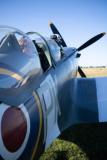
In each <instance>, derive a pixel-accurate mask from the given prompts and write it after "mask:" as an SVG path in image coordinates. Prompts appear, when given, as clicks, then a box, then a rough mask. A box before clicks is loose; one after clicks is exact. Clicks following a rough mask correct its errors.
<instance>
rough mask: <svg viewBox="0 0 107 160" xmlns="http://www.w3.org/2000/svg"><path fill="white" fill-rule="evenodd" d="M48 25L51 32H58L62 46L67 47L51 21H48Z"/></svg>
mask: <svg viewBox="0 0 107 160" xmlns="http://www.w3.org/2000/svg"><path fill="white" fill-rule="evenodd" d="M49 25H50V28H51V30H52V32H53V34H58V35H59V36H60V38H61V39H60V40H61V45H62V46H63V47H67V45H66V43H65V41H64V39H63V38H62V36H61V34H60V33H59V31H58V30H57V28H56V27H55V25H54V24H53V23H50V24H49Z"/></svg>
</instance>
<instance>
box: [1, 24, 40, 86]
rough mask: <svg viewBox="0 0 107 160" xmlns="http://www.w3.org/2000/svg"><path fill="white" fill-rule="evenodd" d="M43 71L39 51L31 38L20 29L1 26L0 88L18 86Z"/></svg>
mask: <svg viewBox="0 0 107 160" xmlns="http://www.w3.org/2000/svg"><path fill="white" fill-rule="evenodd" d="M41 73H42V69H41V64H40V60H39V56H38V52H37V50H36V48H35V46H34V44H33V43H32V41H31V40H30V38H29V37H28V36H27V35H26V34H24V33H23V32H21V31H20V30H17V29H15V28H11V27H6V26H0V88H11V87H17V86H18V84H19V83H20V84H21V82H23V81H24V79H26V78H27V79H28V78H29V77H31V76H33V75H39V74H41Z"/></svg>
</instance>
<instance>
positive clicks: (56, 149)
mask: <svg viewBox="0 0 107 160" xmlns="http://www.w3.org/2000/svg"><path fill="white" fill-rule="evenodd" d="M106 159H107V123H102V124H100V125H99V124H90V125H89V124H87V125H86V124H85V125H76V126H73V127H71V128H68V129H67V130H66V131H64V132H63V133H62V135H61V136H60V137H59V138H58V139H56V140H55V141H54V142H53V143H52V144H51V146H50V147H49V148H48V149H47V150H46V152H45V153H44V154H43V155H42V156H41V158H40V160H106Z"/></svg>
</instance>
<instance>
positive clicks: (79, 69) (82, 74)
mask: <svg viewBox="0 0 107 160" xmlns="http://www.w3.org/2000/svg"><path fill="white" fill-rule="evenodd" d="M78 72H79V74H80V76H81V77H84V78H86V75H85V73H84V72H83V70H82V69H81V67H79V66H78Z"/></svg>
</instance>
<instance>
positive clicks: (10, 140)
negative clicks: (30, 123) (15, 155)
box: [1, 107, 27, 152]
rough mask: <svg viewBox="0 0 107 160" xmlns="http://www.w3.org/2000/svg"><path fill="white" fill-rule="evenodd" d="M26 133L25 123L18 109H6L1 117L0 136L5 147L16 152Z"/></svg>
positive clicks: (22, 114)
mask: <svg viewBox="0 0 107 160" xmlns="http://www.w3.org/2000/svg"><path fill="white" fill-rule="evenodd" d="M26 132H27V121H26V118H25V116H24V113H23V112H22V111H21V109H20V108H16V107H10V108H8V109H7V110H6V111H5V112H4V114H3V117H2V121H1V134H2V138H3V142H4V145H5V147H6V148H7V150H8V151H10V152H16V151H17V150H18V149H19V148H20V147H21V145H22V144H23V142H24V139H25V136H26Z"/></svg>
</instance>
